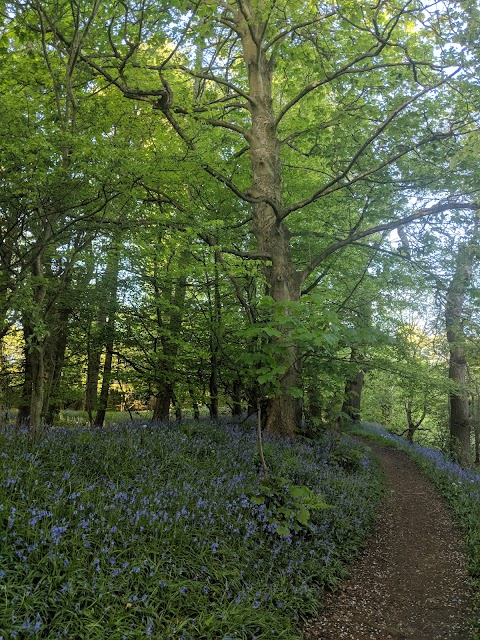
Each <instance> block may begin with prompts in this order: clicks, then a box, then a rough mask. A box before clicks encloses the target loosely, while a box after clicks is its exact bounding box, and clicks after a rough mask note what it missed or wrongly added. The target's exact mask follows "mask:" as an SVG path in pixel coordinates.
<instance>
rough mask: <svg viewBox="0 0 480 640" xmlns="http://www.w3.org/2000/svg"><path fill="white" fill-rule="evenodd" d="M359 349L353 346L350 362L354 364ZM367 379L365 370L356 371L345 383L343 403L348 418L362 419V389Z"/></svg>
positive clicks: (343, 411) (344, 413)
mask: <svg viewBox="0 0 480 640" xmlns="http://www.w3.org/2000/svg"><path fill="white" fill-rule="evenodd" d="M357 354H358V350H357V349H355V348H352V351H351V354H350V363H352V364H354V363H355V361H356V358H357ZM364 379H365V372H364V371H362V370H358V371H356V372H355V373H354V374H353V375H352V376H350V378H348V380H347V381H346V383H345V395H344V401H343V405H342V414H343V415H344V416H345V417H346V418H347V420H351V421H354V422H357V421H358V420H360V409H361V404H362V390H363V382H364Z"/></svg>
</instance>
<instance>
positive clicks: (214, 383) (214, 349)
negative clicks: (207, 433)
mask: <svg viewBox="0 0 480 640" xmlns="http://www.w3.org/2000/svg"><path fill="white" fill-rule="evenodd" d="M208 298H209V306H210V377H209V384H208V389H209V394H210V402H209V404H208V410H209V413H210V419H211V420H218V396H219V391H218V379H219V373H220V340H221V331H222V303H221V299H220V282H219V274H218V256H217V253H215V255H214V265H213V298H212V295H211V293H210V290H209V293H208Z"/></svg>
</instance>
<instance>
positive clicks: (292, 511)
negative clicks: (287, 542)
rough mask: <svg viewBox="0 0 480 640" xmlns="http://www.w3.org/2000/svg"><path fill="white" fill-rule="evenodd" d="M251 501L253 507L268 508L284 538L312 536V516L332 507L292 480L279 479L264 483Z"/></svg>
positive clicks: (264, 481) (271, 479)
mask: <svg viewBox="0 0 480 640" xmlns="http://www.w3.org/2000/svg"><path fill="white" fill-rule="evenodd" d="M249 494H250V492H247V495H249ZM250 500H251V501H252V502H253V504H256V505H265V507H266V508H267V509H268V512H269V522H270V524H271V525H272V526H273V527H274V531H275V532H276V533H278V534H279V535H282V536H288V535H290V534H291V533H292V532H295V533H299V532H301V531H303V530H306V531H310V532H312V527H311V525H310V522H309V521H310V515H311V512H312V511H316V510H317V509H328V508H331V506H332V505H329V504H327V503H326V502H325V501H324V499H323V498H322V496H320V495H318V494H316V493H315V492H314V491H312V490H311V489H310V488H309V487H307V486H305V485H297V484H291V483H290V481H289V480H288V478H284V477H282V476H275V475H270V476H269V477H268V478H264V479H263V480H261V482H260V485H259V487H258V489H257V490H253V491H252V492H251V495H250Z"/></svg>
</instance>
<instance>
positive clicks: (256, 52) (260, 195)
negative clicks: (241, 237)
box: [238, 0, 302, 437]
mask: <svg viewBox="0 0 480 640" xmlns="http://www.w3.org/2000/svg"><path fill="white" fill-rule="evenodd" d="M243 4H245V7H246V9H247V10H246V11H243V12H242V15H243V16H245V15H249V16H251V18H249V19H248V23H247V19H245V18H242V17H239V18H238V21H239V27H240V32H241V37H242V43H243V54H244V59H245V64H246V67H247V71H248V83H249V95H250V97H251V102H250V103H249V108H250V115H251V129H250V131H249V132H248V135H247V139H248V142H249V145H250V161H251V166H252V185H251V187H250V189H249V194H250V195H251V196H252V197H253V198H255V201H254V202H253V205H252V214H253V224H252V229H253V233H254V235H255V238H256V240H257V244H258V249H259V252H260V253H261V254H264V255H266V256H268V258H269V261H270V266H268V267H267V268H266V279H267V284H268V293H269V295H270V296H271V297H272V298H273V300H275V301H276V302H279V303H282V302H295V301H299V300H300V289H301V276H300V274H299V273H298V272H297V271H296V269H295V267H294V264H293V261H292V256H291V249H290V234H289V231H288V229H287V228H286V226H285V225H284V224H283V223H282V220H281V215H280V209H281V164H280V141H279V139H278V137H277V132H276V118H275V114H274V111H273V100H272V72H273V66H274V62H273V57H272V58H268V55H267V51H266V50H265V45H264V42H263V41H262V38H263V34H264V27H265V26H266V25H264V24H263V23H262V22H261V20H258V22H257V20H256V19H255V12H256V10H257V9H256V8H255V6H254V3H253V2H251V0H247V1H246V2H245V3H243ZM259 13H260V12H259ZM285 341H287V342H288V341H289V332H288V330H285V332H284V337H283V338H279V339H278V342H279V346H280V349H279V354H281V355H278V365H279V366H280V367H282V368H284V369H285V373H284V374H283V375H282V376H281V378H280V380H279V387H280V388H279V393H278V394H277V395H276V396H275V397H273V398H271V400H270V402H269V406H268V410H267V417H266V429H267V431H268V432H270V433H272V434H275V435H281V436H288V437H294V436H295V431H296V429H297V427H298V426H299V425H300V423H301V417H302V403H301V400H300V399H299V398H296V397H294V396H293V395H291V393H290V390H291V389H292V388H298V387H300V386H301V363H300V359H299V357H298V353H297V349H296V348H295V347H294V346H293V345H290V346H289V347H288V348H287V349H282V348H281V347H282V344H284V343H285Z"/></svg>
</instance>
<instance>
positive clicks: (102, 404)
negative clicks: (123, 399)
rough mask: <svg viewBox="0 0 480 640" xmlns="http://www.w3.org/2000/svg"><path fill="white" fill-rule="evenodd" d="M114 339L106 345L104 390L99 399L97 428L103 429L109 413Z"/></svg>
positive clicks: (101, 390)
mask: <svg viewBox="0 0 480 640" xmlns="http://www.w3.org/2000/svg"><path fill="white" fill-rule="evenodd" d="M112 349H113V337H112V339H111V342H110V340H109V343H108V344H107V345H106V351H105V362H104V363H103V376H102V388H101V389H100V395H99V397H98V409H97V414H96V416H95V426H96V427H103V424H104V422H105V415H106V413H107V407H108V398H109V395H110V382H111V379H112V363H113V352H112Z"/></svg>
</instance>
